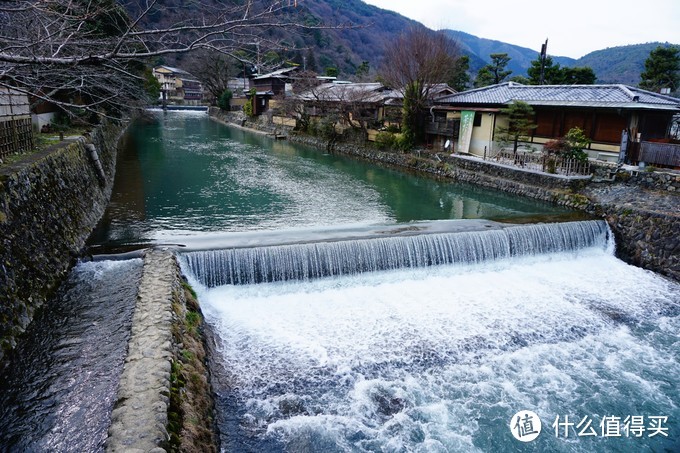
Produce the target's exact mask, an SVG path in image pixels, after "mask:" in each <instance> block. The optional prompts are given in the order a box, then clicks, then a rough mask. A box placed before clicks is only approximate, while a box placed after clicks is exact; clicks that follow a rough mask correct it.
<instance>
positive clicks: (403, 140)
mask: <svg viewBox="0 0 680 453" xmlns="http://www.w3.org/2000/svg"><path fill="white" fill-rule="evenodd" d="M395 137H396V140H395V143H394V146H395V148H397V149H398V150H400V151H403V152H408V151H410V150H411V149H412V148H413V144H414V143H413V142H414V137H413V135H411V134H396V135H395Z"/></svg>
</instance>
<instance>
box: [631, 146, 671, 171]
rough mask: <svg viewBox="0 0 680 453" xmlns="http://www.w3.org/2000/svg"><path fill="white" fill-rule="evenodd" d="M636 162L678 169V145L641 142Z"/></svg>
mask: <svg viewBox="0 0 680 453" xmlns="http://www.w3.org/2000/svg"><path fill="white" fill-rule="evenodd" d="M638 161H640V162H645V163H647V164H656V165H665V166H668V167H680V145H677V144H674V143H657V142H642V143H641V144H640V156H639V158H638Z"/></svg>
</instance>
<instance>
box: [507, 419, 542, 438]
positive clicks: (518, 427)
mask: <svg viewBox="0 0 680 453" xmlns="http://www.w3.org/2000/svg"><path fill="white" fill-rule="evenodd" d="M510 431H511V432H512V435H513V436H515V439H517V440H519V441H520V442H531V441H532V440H534V439H536V438H537V437H538V435H539V434H541V419H540V418H538V415H536V413H535V412H532V411H519V412H517V413H516V414H515V415H513V416H512V418H511V419H510Z"/></svg>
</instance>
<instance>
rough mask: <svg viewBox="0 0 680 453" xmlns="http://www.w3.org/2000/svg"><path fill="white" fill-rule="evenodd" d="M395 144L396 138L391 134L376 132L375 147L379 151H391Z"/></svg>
mask: <svg viewBox="0 0 680 453" xmlns="http://www.w3.org/2000/svg"><path fill="white" fill-rule="evenodd" d="M396 142H397V137H396V136H395V135H394V134H393V133H391V132H378V135H376V136H375V146H377V147H378V148H379V149H393V148H394V147H395V143H396Z"/></svg>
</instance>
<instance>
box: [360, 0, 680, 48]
mask: <svg viewBox="0 0 680 453" xmlns="http://www.w3.org/2000/svg"><path fill="white" fill-rule="evenodd" d="M364 1H365V2H366V3H368V4H371V5H375V6H378V7H380V8H383V9H388V10H392V11H396V12H397V13H399V14H401V15H403V16H406V17H409V18H411V19H414V20H417V21H418V22H421V23H423V24H425V25H426V26H428V27H430V28H432V29H435V30H439V29H451V30H460V31H464V32H466V33H470V34H472V35H475V36H478V37H480V38H487V39H496V40H499V41H504V42H507V43H510V44H515V45H518V46H522V47H528V48H530V49H536V51H537V52H538V51H540V50H541V44H542V43H543V42H545V40H546V38H548V40H549V41H548V53H549V54H550V55H555V56H565V57H572V58H580V57H582V56H583V55H585V54H587V53H590V52H592V51H594V50H600V49H604V48H606V47H615V46H621V45H626V44H641V43H646V42H653V41H660V42H670V43H673V44H680V0H643V1H640V0H569V1H566V2H555V1H546V0H543V1H539V0H485V1H479V2H473V1H470V0H364Z"/></svg>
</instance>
